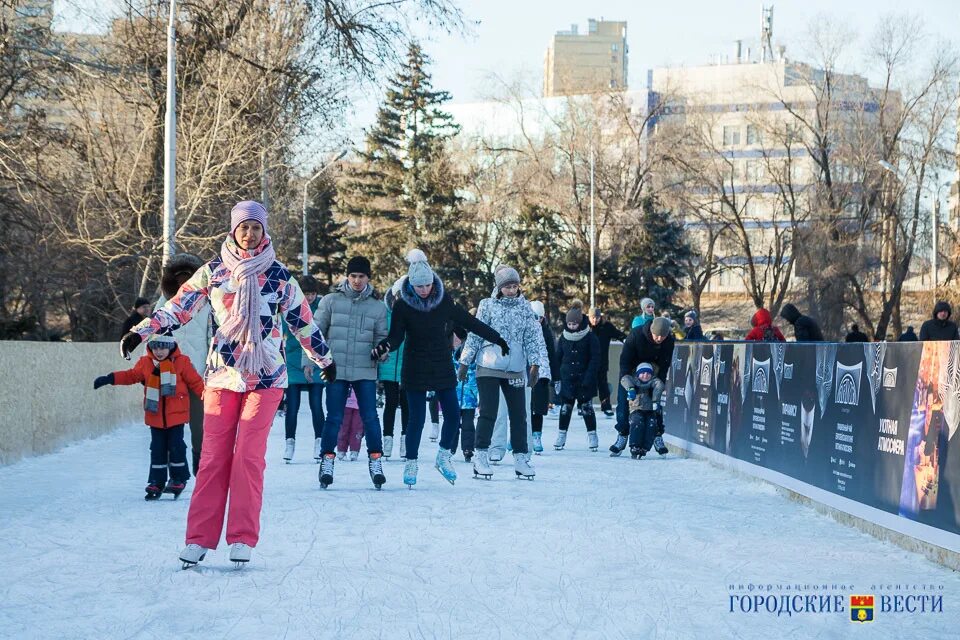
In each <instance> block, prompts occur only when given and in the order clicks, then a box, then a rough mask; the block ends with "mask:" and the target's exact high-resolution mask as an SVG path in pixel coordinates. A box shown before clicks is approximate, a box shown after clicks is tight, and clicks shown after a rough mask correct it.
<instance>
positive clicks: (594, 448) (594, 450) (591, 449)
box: [590, 447, 599, 453]
mask: <svg viewBox="0 0 960 640" xmlns="http://www.w3.org/2000/svg"><path fill="white" fill-rule="evenodd" d="M597 449H599V447H590V451H593V452H594V453H596V452H597Z"/></svg>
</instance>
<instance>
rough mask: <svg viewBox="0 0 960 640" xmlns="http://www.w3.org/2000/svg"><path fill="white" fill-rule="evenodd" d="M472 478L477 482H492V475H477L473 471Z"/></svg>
mask: <svg viewBox="0 0 960 640" xmlns="http://www.w3.org/2000/svg"><path fill="white" fill-rule="evenodd" d="M473 477H474V478H476V479H477V480H493V474H492V473H478V472H477V471H474V472H473Z"/></svg>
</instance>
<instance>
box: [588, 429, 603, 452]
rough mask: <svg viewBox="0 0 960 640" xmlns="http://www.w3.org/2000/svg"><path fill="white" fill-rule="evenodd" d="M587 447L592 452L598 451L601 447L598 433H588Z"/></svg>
mask: <svg viewBox="0 0 960 640" xmlns="http://www.w3.org/2000/svg"><path fill="white" fill-rule="evenodd" d="M587 446H588V447H590V451H596V450H597V449H598V448H599V447H600V439H599V438H597V432H596V431H587Z"/></svg>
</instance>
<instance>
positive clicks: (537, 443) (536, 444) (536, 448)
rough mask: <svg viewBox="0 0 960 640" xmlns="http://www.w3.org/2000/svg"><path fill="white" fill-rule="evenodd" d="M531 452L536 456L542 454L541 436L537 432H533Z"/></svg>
mask: <svg viewBox="0 0 960 640" xmlns="http://www.w3.org/2000/svg"><path fill="white" fill-rule="evenodd" d="M533 452H534V453H535V454H537V455H540V454H541V453H543V434H542V433H541V432H539V431H534V432H533Z"/></svg>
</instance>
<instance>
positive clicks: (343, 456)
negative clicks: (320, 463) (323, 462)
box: [337, 451, 347, 461]
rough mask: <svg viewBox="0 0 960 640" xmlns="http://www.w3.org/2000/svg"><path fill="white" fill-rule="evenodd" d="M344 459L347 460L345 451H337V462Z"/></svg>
mask: <svg viewBox="0 0 960 640" xmlns="http://www.w3.org/2000/svg"><path fill="white" fill-rule="evenodd" d="M346 459H347V452H346V451H338V452H337V460H340V461H343V460H346Z"/></svg>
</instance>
